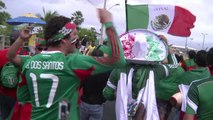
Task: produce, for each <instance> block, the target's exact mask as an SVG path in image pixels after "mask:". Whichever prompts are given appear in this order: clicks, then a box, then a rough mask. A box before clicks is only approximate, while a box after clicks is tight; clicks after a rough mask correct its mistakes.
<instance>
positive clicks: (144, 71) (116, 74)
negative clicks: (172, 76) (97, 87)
mask: <svg viewBox="0 0 213 120" xmlns="http://www.w3.org/2000/svg"><path fill="white" fill-rule="evenodd" d="M131 67H133V68H134V72H133V80H132V92H133V93H132V95H133V96H132V97H133V98H134V99H135V98H137V95H138V92H139V90H140V89H141V88H143V87H144V86H145V85H146V81H147V79H148V77H149V71H150V70H153V71H154V75H155V78H154V79H155V82H157V81H159V80H160V79H163V78H165V77H166V71H169V72H170V73H172V72H174V70H175V67H174V66H172V67H171V66H169V65H131V64H127V66H126V67H125V68H120V69H114V70H113V71H112V73H111V74H110V77H109V80H108V81H110V82H111V83H112V84H113V85H114V86H117V84H118V80H120V73H126V74H127V75H128V73H129V70H130V68H131ZM115 91H116V90H115V89H112V88H111V87H110V86H109V85H108V84H107V86H106V87H105V88H104V90H103V95H104V96H105V97H106V99H108V100H113V98H114V97H115V96H114V92H115ZM110 92H111V93H110Z"/></svg>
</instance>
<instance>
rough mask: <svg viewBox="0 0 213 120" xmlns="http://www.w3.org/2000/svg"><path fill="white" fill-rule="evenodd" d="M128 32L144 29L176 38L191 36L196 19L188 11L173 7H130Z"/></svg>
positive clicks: (127, 16) (152, 5)
mask: <svg viewBox="0 0 213 120" xmlns="http://www.w3.org/2000/svg"><path fill="white" fill-rule="evenodd" d="M126 19H127V31H128V30H131V29H137V28H143V29H147V30H150V31H153V32H157V31H159V32H166V33H168V34H171V35H175V36H182V37H187V36H190V34H191V32H190V29H191V28H193V27H194V25H193V24H194V22H195V20H196V17H195V16H194V15H193V14H192V13H191V12H190V11H188V10H187V9H184V8H182V7H179V6H172V5H154V4H149V5H128V4H127V8H126Z"/></svg>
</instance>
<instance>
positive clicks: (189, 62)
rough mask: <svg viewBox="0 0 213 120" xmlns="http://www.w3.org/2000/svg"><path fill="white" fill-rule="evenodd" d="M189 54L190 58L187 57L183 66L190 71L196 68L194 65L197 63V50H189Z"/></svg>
mask: <svg viewBox="0 0 213 120" xmlns="http://www.w3.org/2000/svg"><path fill="white" fill-rule="evenodd" d="M187 54H188V59H186V60H185V61H184V66H183V67H184V69H185V71H189V70H192V69H194V67H195V65H196V64H195V62H194V58H195V56H196V52H195V51H194V50H190V51H188V52H187Z"/></svg>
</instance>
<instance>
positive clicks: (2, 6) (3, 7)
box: [0, 1, 6, 10]
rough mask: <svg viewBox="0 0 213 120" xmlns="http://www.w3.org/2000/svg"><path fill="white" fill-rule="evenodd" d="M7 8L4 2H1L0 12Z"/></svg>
mask: <svg viewBox="0 0 213 120" xmlns="http://www.w3.org/2000/svg"><path fill="white" fill-rule="evenodd" d="M5 8H6V6H5V4H4V3H3V2H2V1H0V10H1V9H5Z"/></svg>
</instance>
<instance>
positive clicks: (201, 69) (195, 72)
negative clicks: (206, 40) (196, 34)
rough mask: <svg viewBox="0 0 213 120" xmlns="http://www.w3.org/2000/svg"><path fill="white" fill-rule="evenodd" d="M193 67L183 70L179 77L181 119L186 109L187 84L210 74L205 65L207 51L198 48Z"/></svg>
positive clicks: (206, 64)
mask: <svg viewBox="0 0 213 120" xmlns="http://www.w3.org/2000/svg"><path fill="white" fill-rule="evenodd" d="M194 60H195V63H196V67H195V69H192V70H190V71H187V72H184V73H183V75H182V77H181V83H180V84H179V86H178V88H179V90H180V92H181V94H182V105H181V114H180V119H181V120H182V119H183V116H184V113H185V111H186V100H187V98H186V96H187V92H188V90H189V86H190V84H191V83H192V82H193V81H198V80H204V79H207V78H209V77H210V76H211V74H210V72H209V70H208V68H207V66H208V63H207V52H206V51H205V50H200V51H198V52H197V54H196V56H195V59H194Z"/></svg>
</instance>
